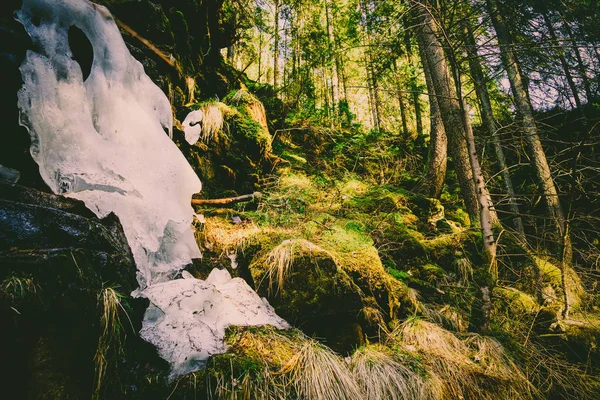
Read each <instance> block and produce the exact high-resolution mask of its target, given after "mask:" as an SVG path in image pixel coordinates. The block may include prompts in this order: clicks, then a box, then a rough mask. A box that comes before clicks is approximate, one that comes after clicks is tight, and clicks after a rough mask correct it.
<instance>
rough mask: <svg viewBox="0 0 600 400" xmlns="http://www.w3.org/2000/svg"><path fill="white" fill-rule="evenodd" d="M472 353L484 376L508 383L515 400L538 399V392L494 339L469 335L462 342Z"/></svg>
mask: <svg viewBox="0 0 600 400" xmlns="http://www.w3.org/2000/svg"><path fill="white" fill-rule="evenodd" d="M464 343H465V344H466V345H467V346H469V347H470V348H471V349H472V350H473V351H474V352H475V353H474V356H473V358H474V360H475V361H476V362H477V363H478V364H479V365H480V366H481V367H482V368H483V369H484V374H485V375H487V376H489V377H494V378H496V379H499V380H501V381H506V382H510V386H509V388H510V392H512V393H513V396H514V398H515V399H517V398H539V397H540V393H539V391H538V390H537V389H536V388H535V387H534V386H533V385H532V384H531V382H529V380H528V379H527V377H526V376H525V374H524V373H523V372H522V371H521V369H520V368H519V367H518V366H517V365H516V364H515V363H514V362H513V361H512V359H511V358H510V357H509V356H508V354H507V353H506V351H505V350H504V347H503V346H502V345H501V344H500V343H499V342H498V341H497V340H496V339H494V338H491V337H487V336H480V335H471V336H469V337H467V338H466V339H465V340H464Z"/></svg>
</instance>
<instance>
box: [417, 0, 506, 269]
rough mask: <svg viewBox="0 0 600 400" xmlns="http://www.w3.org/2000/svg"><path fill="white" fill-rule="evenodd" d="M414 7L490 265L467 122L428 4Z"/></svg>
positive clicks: (485, 207) (490, 237)
mask: <svg viewBox="0 0 600 400" xmlns="http://www.w3.org/2000/svg"><path fill="white" fill-rule="evenodd" d="M416 5H417V7H414V8H413V14H414V16H415V20H416V21H418V22H419V23H420V24H421V27H420V29H419V30H418V33H417V40H418V41H419V43H420V45H421V46H422V48H423V54H424V56H425V62H424V63H427V65H428V66H429V69H430V73H431V81H432V84H433V86H434V89H435V95H436V96H437V99H438V105H439V109H440V113H441V116H442V121H443V124H444V128H445V131H446V134H447V135H448V142H449V144H450V151H451V152H452V156H453V158H454V163H455V169H456V173H457V175H458V177H459V183H460V186H461V192H462V194H463V197H464V200H465V203H466V205H467V209H468V212H469V215H470V216H471V217H472V219H473V220H474V221H478V222H479V225H480V226H481V229H482V232H483V237H484V240H483V242H484V248H485V253H486V256H487V259H488V261H490V263H493V261H494V260H495V256H496V248H495V240H494V233H493V229H492V228H493V224H492V220H491V214H490V204H489V196H486V194H487V189H486V187H485V180H484V178H483V174H482V171H481V167H480V165H479V160H478V158H477V152H476V149H475V143H474V139H473V132H472V129H471V125H470V123H469V120H468V119H466V118H465V114H464V113H463V111H462V109H461V106H460V101H459V99H458V98H457V94H456V88H455V87H454V84H453V81H452V78H451V77H450V72H449V69H448V63H447V60H446V57H445V54H444V50H443V48H442V45H441V43H440V41H439V39H438V36H437V31H438V29H437V25H436V22H435V20H434V18H433V16H432V15H431V11H430V10H431V8H430V5H429V4H427V3H426V2H425V0H417V1H416Z"/></svg>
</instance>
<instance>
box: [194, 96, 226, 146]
mask: <svg viewBox="0 0 600 400" xmlns="http://www.w3.org/2000/svg"><path fill="white" fill-rule="evenodd" d="M223 106H225V105H224V104H223ZM225 107H226V106H225ZM199 109H200V110H202V113H203V115H202V131H201V134H200V140H202V141H203V142H204V143H207V144H208V143H210V142H212V141H216V140H218V138H219V133H220V132H221V131H222V130H223V127H224V123H225V119H224V118H223V111H222V106H221V104H220V103H214V102H211V103H205V104H203V105H201V106H200V108H199Z"/></svg>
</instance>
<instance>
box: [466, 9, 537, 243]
mask: <svg viewBox="0 0 600 400" xmlns="http://www.w3.org/2000/svg"><path fill="white" fill-rule="evenodd" d="M462 26H463V33H464V39H465V47H466V49H467V55H468V59H469V69H470V71H471V77H472V79H473V84H474V85H475V93H476V94H477V100H478V102H479V107H480V110H481V111H480V112H481V120H482V122H483V126H484V128H485V129H486V130H487V132H488V134H489V135H490V138H491V139H492V146H493V148H494V153H495V155H496V161H497V162H498V169H499V170H500V174H501V175H502V180H503V183H504V186H505V189H506V193H507V196H508V203H509V208H510V211H511V213H512V221H513V227H514V228H515V230H516V231H517V233H518V235H519V236H520V237H521V240H524V239H525V230H524V228H523V221H522V219H521V213H520V211H519V206H518V203H517V199H516V195H515V189H514V187H513V183H512V177H511V176H510V171H509V169H508V165H507V164H506V157H505V156H504V149H503V148H502V144H501V142H500V138H499V136H498V126H497V124H496V120H495V119H494V112H493V109H492V102H491V100H490V94H489V92H488V88H487V80H486V78H485V74H484V72H483V67H482V66H481V62H480V61H479V54H478V53H477V44H476V42H475V37H474V35H473V27H472V25H471V21H470V20H469V19H464V20H463V21H462Z"/></svg>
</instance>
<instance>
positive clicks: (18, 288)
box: [0, 275, 41, 304]
mask: <svg viewBox="0 0 600 400" xmlns="http://www.w3.org/2000/svg"><path fill="white" fill-rule="evenodd" d="M40 290H41V288H40V286H39V285H38V284H37V282H36V281H35V280H34V279H33V278H31V277H20V276H16V275H12V276H9V277H7V278H6V279H4V280H3V281H2V283H0V299H2V300H5V301H7V302H8V303H11V304H16V303H21V302H23V301H27V300H36V299H38V297H39V292H40Z"/></svg>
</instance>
